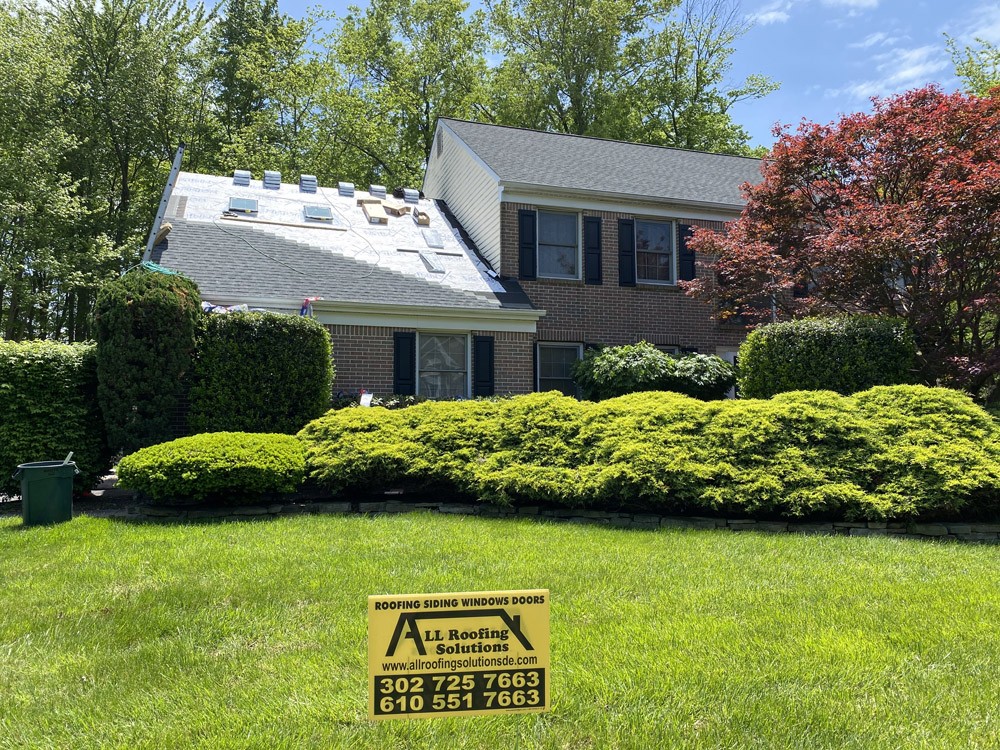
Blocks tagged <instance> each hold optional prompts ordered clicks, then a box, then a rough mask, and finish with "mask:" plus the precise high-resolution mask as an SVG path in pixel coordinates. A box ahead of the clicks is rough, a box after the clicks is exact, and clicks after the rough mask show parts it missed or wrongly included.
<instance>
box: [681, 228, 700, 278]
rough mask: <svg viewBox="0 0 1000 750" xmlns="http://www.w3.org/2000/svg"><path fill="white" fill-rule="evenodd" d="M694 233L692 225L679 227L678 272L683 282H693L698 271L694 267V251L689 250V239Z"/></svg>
mask: <svg viewBox="0 0 1000 750" xmlns="http://www.w3.org/2000/svg"><path fill="white" fill-rule="evenodd" d="M693 233H694V227H692V226H691V225H690V224H678V225H677V250H678V252H677V271H678V274H679V275H680V277H681V281H691V280H692V279H694V277H695V275H696V274H697V271H696V270H695V265H694V250H691V249H689V248H688V239H690V237H691V235H692V234H693Z"/></svg>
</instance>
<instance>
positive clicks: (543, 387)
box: [538, 344, 583, 396]
mask: <svg viewBox="0 0 1000 750" xmlns="http://www.w3.org/2000/svg"><path fill="white" fill-rule="evenodd" d="M582 349H583V347H582V346H581V345H580V344H539V345H538V390H539V391H562V392H563V393H565V394H566V395H567V396H576V395H578V391H577V387H576V383H574V382H573V365H575V364H576V363H577V362H578V361H579V360H580V358H581V357H582V356H583V352H582Z"/></svg>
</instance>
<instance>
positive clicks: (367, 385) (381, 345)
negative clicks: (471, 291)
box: [326, 325, 534, 394]
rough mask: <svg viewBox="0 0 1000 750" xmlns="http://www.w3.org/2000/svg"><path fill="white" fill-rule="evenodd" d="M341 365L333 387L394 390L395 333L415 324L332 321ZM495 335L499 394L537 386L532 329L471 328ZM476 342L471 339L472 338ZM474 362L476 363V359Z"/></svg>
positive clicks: (335, 352) (336, 355)
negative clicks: (364, 324) (350, 323)
mask: <svg viewBox="0 0 1000 750" xmlns="http://www.w3.org/2000/svg"><path fill="white" fill-rule="evenodd" d="M326 329H327V330H328V331H329V332H330V340H331V342H332V344H333V361H334V364H335V366H336V369H337V374H336V378H335V379H334V384H333V390H334V392H335V393H336V392H337V391H344V393H357V391H358V390H359V389H361V388H364V389H366V390H367V391H369V392H372V393H376V394H389V393H392V392H393V333H395V332H396V331H413V330H415V329H413V328H384V327H379V326H349V325H328V326H326ZM470 333H471V334H472V335H474V336H492V337H493V362H494V384H495V385H494V387H495V389H496V392H497V393H498V394H504V393H529V392H530V391H532V390H533V380H534V377H533V373H534V366H533V362H534V360H533V356H534V354H533V349H532V347H533V346H534V337H533V336H532V334H530V333H508V332H505V331H470ZM469 344H470V346H471V344H472V342H471V340H470V342H469ZM473 366H474V363H473Z"/></svg>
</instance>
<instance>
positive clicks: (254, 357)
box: [188, 313, 333, 433]
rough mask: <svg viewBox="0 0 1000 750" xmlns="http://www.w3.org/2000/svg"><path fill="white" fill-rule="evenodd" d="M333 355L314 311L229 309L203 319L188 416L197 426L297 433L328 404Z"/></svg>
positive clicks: (208, 429) (213, 429) (200, 428)
mask: <svg viewBox="0 0 1000 750" xmlns="http://www.w3.org/2000/svg"><path fill="white" fill-rule="evenodd" d="M332 382H333V360H332V359H331V356H330V337H329V335H328V334H327V332H326V329H325V328H323V326H322V325H320V324H319V323H317V322H316V321H315V320H312V319H311V318H303V317H293V316H290V315H278V314H275V313H229V314H226V315H209V316H206V317H205V318H204V320H203V324H202V326H201V331H200V335H199V339H198V352H197V355H196V358H195V364H194V379H193V385H192V387H191V407H190V412H189V414H188V423H189V425H190V427H191V429H192V430H193V431H194V432H217V431H223V430H231V431H246V432H284V433H295V432H297V431H298V430H300V429H302V426H303V425H304V424H305V423H306V422H308V421H309V420H311V419H315V418H316V417H318V416H320V415H321V414H323V413H324V412H325V411H326V410H327V409H329V408H330V387H331V384H332Z"/></svg>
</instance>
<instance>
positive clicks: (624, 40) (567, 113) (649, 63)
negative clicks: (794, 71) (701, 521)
mask: <svg viewBox="0 0 1000 750" xmlns="http://www.w3.org/2000/svg"><path fill="white" fill-rule="evenodd" d="M486 5H487V8H488V9H489V17H490V27H491V29H492V31H493V32H494V34H495V36H496V46H497V50H498V51H499V52H500V53H501V54H502V55H503V60H502V61H501V62H500V64H499V65H498V66H497V67H496V69H495V71H494V74H493V76H492V86H491V91H492V96H491V99H490V116H491V118H492V119H493V120H494V121H495V122H498V123H502V124H508V125H517V126H521V127H528V128H536V129H542V130H555V131H559V132H565V133H575V134H578V135H592V136H601V137H607V138H616V139H622V140H632V141H641V142H646V143H656V144H662V145H668V146H678V147H683V148H698V149H705V150H714V151H726V152H735V153H744V152H746V151H747V142H748V135H747V133H746V132H745V131H744V130H743V129H742V128H740V127H739V126H738V125H736V124H735V123H733V122H732V120H731V118H730V117H729V108H730V107H731V106H732V105H733V104H734V103H735V102H738V101H741V100H743V99H748V98H759V97H762V96H765V95H766V94H768V93H770V92H772V91H774V90H775V89H776V88H777V85H776V84H775V83H774V82H773V81H771V80H770V79H768V78H766V77H764V76H757V75H755V76H750V77H748V78H747V79H746V80H744V81H743V82H742V83H740V84H738V85H736V86H734V87H728V86H727V85H726V83H725V77H726V74H727V73H728V71H729V69H730V62H729V58H730V57H731V55H732V53H733V45H734V43H735V42H736V40H737V39H739V38H740V37H741V36H742V35H743V34H744V33H746V31H747V30H748V29H749V22H748V21H746V20H745V18H744V17H743V16H742V15H741V13H740V11H739V4H738V2H736V0H683V2H681V0H640V1H639V2H625V1H624V0H578V2H573V3H549V2H546V1H545V0H487V3H486Z"/></svg>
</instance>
